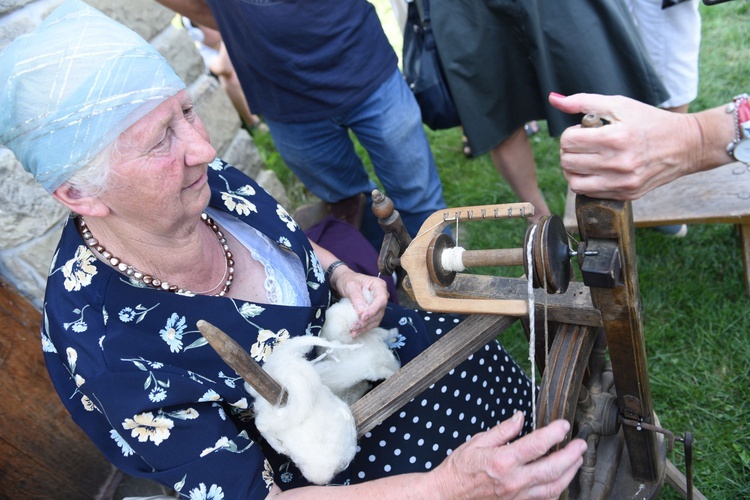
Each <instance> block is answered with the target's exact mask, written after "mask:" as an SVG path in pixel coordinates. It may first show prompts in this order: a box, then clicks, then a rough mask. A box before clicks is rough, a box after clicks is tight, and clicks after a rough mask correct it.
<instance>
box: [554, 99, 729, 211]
mask: <svg viewBox="0 0 750 500" xmlns="http://www.w3.org/2000/svg"><path fill="white" fill-rule="evenodd" d="M549 102H550V104H552V106H554V107H555V108H557V109H559V110H561V111H564V112H566V113H584V114H588V113H595V114H597V115H599V117H600V118H602V119H604V120H607V121H608V122H609V124H608V125H606V126H604V127H599V128H582V127H580V126H575V127H570V128H568V129H567V130H566V131H565V132H563V134H562V136H561V137H560V163H561V165H562V168H563V171H564V174H565V178H566V179H567V181H568V184H569V185H570V188H571V189H572V190H573V191H574V192H576V193H581V194H585V195H588V196H592V197H596V198H607V199H615V200H634V199H636V198H639V197H641V196H643V195H644V194H646V193H647V192H649V191H651V190H652V189H654V188H656V187H658V186H661V185H662V184H666V183H668V182H670V181H672V180H674V179H676V178H678V177H680V176H683V175H686V174H689V173H692V172H695V171H697V170H700V169H701V166H700V156H701V154H702V147H703V139H704V137H703V130H702V128H701V126H700V124H699V121H698V120H697V119H696V118H695V115H690V114H684V113H672V112H669V111H664V110H661V109H658V108H655V107H653V106H649V105H647V104H644V103H641V102H638V101H635V100H633V99H629V98H626V97H621V96H602V95H596V94H576V95H572V96H569V97H565V96H561V95H559V94H554V93H553V94H550V97H549ZM725 145H726V143H725V144H724V146H725Z"/></svg>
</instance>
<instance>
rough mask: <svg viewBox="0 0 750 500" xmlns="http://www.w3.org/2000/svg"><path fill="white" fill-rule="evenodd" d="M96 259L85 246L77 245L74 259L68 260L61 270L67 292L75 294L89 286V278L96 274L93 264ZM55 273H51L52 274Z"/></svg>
mask: <svg viewBox="0 0 750 500" xmlns="http://www.w3.org/2000/svg"><path fill="white" fill-rule="evenodd" d="M95 261H96V257H95V256H94V254H93V253H91V250H89V249H88V247H86V246H85V245H79V246H78V248H77V249H76V254H75V257H73V258H72V259H70V260H69V261H68V262H66V263H65V265H64V266H63V267H62V268H61V269H62V272H63V275H65V282H64V283H63V284H64V285H65V289H66V290H67V291H69V292H77V291H79V290H80V289H81V288H83V287H85V286H89V285H90V284H91V278H93V277H94V275H95V274H96V266H94V264H93V263H94V262H95ZM54 272H55V271H53V273H54Z"/></svg>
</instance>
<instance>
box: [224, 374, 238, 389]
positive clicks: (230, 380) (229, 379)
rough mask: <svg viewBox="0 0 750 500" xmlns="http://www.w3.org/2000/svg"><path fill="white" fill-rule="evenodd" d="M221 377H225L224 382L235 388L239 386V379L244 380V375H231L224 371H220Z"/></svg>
mask: <svg viewBox="0 0 750 500" xmlns="http://www.w3.org/2000/svg"><path fill="white" fill-rule="evenodd" d="M219 378H222V379H224V383H225V384H226V385H227V387H231V388H232V389H234V388H235V387H237V381H238V380H242V377H229V376H227V375H224V372H221V371H220V372H219Z"/></svg>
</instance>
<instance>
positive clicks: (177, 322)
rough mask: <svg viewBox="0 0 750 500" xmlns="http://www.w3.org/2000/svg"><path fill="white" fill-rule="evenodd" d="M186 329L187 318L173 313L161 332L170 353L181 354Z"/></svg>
mask: <svg viewBox="0 0 750 500" xmlns="http://www.w3.org/2000/svg"><path fill="white" fill-rule="evenodd" d="M186 327H187V325H186V324H185V316H178V315H177V313H172V315H171V316H170V317H169V319H168V320H167V324H166V325H165V326H164V328H162V329H161V330H159V333H160V334H161V338H162V340H164V342H166V343H167V345H168V346H169V350H170V351H172V352H180V351H181V350H182V335H183V333H184V332H185V328H186Z"/></svg>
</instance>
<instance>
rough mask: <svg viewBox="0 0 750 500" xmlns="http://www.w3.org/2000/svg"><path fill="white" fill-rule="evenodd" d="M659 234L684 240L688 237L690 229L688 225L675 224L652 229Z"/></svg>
mask: <svg viewBox="0 0 750 500" xmlns="http://www.w3.org/2000/svg"><path fill="white" fill-rule="evenodd" d="M652 229H653V230H654V231H656V232H658V233H663V234H666V235H667V236H671V237H673V238H684V237H685V236H687V233H688V227H687V224H673V225H669V226H655V227H653V228H652Z"/></svg>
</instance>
